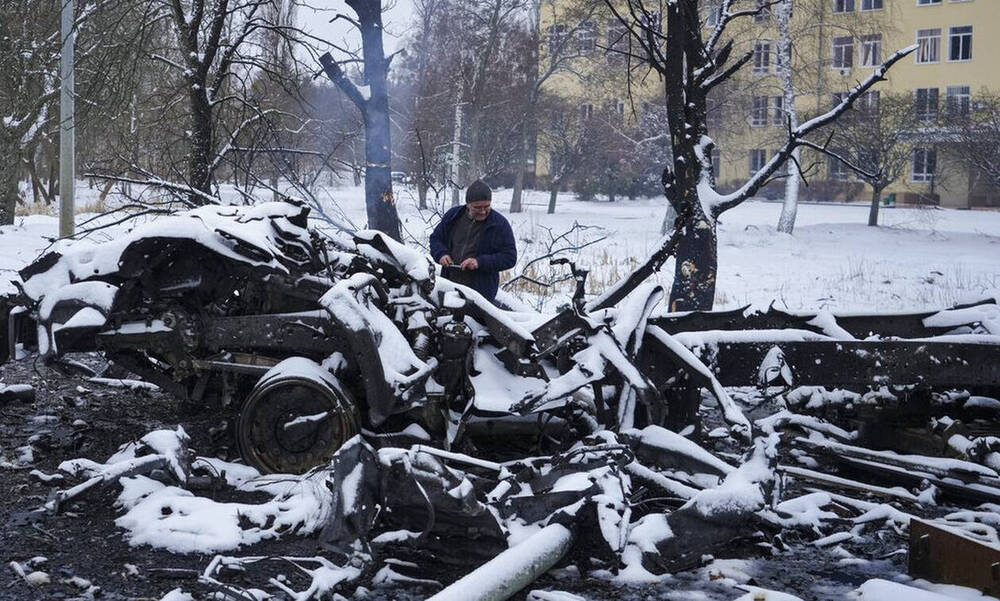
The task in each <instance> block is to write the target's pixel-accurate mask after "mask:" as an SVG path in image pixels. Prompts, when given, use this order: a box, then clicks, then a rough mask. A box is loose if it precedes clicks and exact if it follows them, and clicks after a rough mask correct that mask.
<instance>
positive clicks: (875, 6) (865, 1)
mask: <svg viewBox="0 0 1000 601" xmlns="http://www.w3.org/2000/svg"><path fill="white" fill-rule="evenodd" d="M861 10H882V0H861Z"/></svg>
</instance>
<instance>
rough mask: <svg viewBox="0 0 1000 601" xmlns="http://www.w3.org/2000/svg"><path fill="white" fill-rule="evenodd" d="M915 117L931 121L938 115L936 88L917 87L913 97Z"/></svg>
mask: <svg viewBox="0 0 1000 601" xmlns="http://www.w3.org/2000/svg"><path fill="white" fill-rule="evenodd" d="M914 102H915V103H916V104H915V109H916V113H917V119H920V120H921V121H933V120H935V119H937V116H938V89H937V88H917V92H916V97H915V98H914Z"/></svg>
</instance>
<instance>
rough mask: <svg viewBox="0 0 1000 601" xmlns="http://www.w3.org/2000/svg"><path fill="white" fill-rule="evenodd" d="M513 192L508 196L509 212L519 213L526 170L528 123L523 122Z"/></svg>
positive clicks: (515, 163)
mask: <svg viewBox="0 0 1000 601" xmlns="http://www.w3.org/2000/svg"><path fill="white" fill-rule="evenodd" d="M514 165H515V169H517V171H516V172H515V173H514V190H513V191H512V192H511V195H510V212H511V213H520V212H521V195H522V194H523V193H524V172H525V170H526V169H527V168H528V123H527V120H525V121H524V122H523V123H521V148H520V152H518V156H517V159H516V160H515V161H514Z"/></svg>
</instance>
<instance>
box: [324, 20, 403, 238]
mask: <svg viewBox="0 0 1000 601" xmlns="http://www.w3.org/2000/svg"><path fill="white" fill-rule="evenodd" d="M346 2H347V5H348V6H349V7H350V8H351V10H353V11H354V14H355V15H356V17H357V19H352V18H350V17H348V16H347V15H340V17H341V18H343V19H345V20H347V21H349V22H351V24H352V25H354V26H355V27H356V28H357V29H358V31H360V33H361V44H362V56H363V58H362V62H363V65H364V81H365V83H366V85H365V86H363V87H359V86H358V85H357V84H355V83H354V82H352V81H351V80H350V79H349V78H348V77H347V75H346V74H345V73H344V71H343V69H342V68H341V66H340V64H338V63H337V62H336V61H334V60H333V57H332V56H331V55H330V54H329V53H327V54H324V55H323V56H321V57H320V62H321V63H322V65H323V69H324V70H325V71H326V74H327V76H328V77H329V78H330V79H331V80H332V81H333V83H334V84H336V86H337V87H338V88H340V90H341V91H342V92H343V93H344V94H345V95H346V96H347V97H348V98H349V99H350V100H351V102H353V103H354V105H355V106H356V107H357V108H358V110H359V111H361V114H362V116H363V117H364V122H365V207H366V209H367V212H368V227H370V228H372V229H376V230H380V231H382V232H385V233H386V234H388V235H390V236H392V237H393V238H394V239H396V240H399V239H400V233H399V216H398V215H397V214H396V200H395V197H394V196H393V194H392V177H391V174H392V167H391V164H392V144H391V132H390V129H389V93H388V90H387V88H386V73H387V72H388V70H389V62H390V61H391V60H392V57H391V56H388V57H387V56H386V55H385V49H384V47H383V45H382V30H383V28H382V1H381V0H346Z"/></svg>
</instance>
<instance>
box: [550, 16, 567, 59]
mask: <svg viewBox="0 0 1000 601" xmlns="http://www.w3.org/2000/svg"><path fill="white" fill-rule="evenodd" d="M568 41H569V27H568V26H567V25H566V24H565V23H555V24H553V25H549V26H548V27H546V28H545V44H546V46H547V48H546V52H547V53H548V54H549V56H554V55H555V53H556V50H557V49H559V48H561V49H562V53H565V52H566V45H567V42H568Z"/></svg>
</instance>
